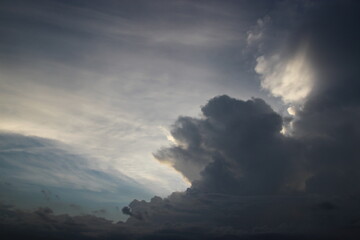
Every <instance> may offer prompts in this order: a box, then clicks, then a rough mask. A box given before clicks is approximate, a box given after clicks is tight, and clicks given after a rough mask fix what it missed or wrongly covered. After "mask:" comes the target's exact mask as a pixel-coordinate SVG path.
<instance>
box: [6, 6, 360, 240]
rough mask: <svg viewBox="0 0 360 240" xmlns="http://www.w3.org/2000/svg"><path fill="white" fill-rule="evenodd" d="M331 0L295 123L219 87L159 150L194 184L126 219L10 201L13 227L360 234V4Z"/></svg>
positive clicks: (170, 233)
mask: <svg viewBox="0 0 360 240" xmlns="http://www.w3.org/2000/svg"><path fill="white" fill-rule="evenodd" d="M333 3H334V2H333V1H331V4H330V8H329V9H330V10H328V9H326V11H325V10H324V11H323V12H322V11H320V12H321V14H319V15H317V18H315V20H314V19H311V20H309V21H310V22H311V23H312V24H309V23H307V25H306V26H307V28H308V29H307V31H306V33H307V34H310V35H311V36H312V38H309V39H310V40H309V41H310V43H309V44H310V50H311V54H310V55H311V58H312V61H313V62H314V63H313V64H314V66H315V67H316V69H315V70H317V73H318V79H317V82H316V86H315V87H314V90H313V92H312V93H311V94H310V95H309V96H308V98H307V99H306V102H305V104H304V106H303V108H302V109H300V110H299V111H298V113H297V114H296V116H295V117H294V119H293V120H292V122H293V125H292V129H291V134H290V135H283V134H282V133H281V129H282V126H283V124H284V119H283V117H282V116H281V115H279V114H278V113H276V112H275V111H274V110H273V109H272V108H271V107H270V106H269V105H268V104H266V102H265V101H263V100H261V99H257V98H254V99H251V100H248V101H242V100H237V99H234V98H231V97H229V96H225V95H223V96H218V97H215V98H213V99H211V100H210V101H209V102H208V103H207V104H206V105H205V106H203V107H202V109H201V110H202V117H201V118H191V117H180V118H179V119H178V120H177V121H176V122H175V124H174V125H173V128H172V132H171V133H172V136H173V138H174V139H175V142H176V145H174V146H171V147H169V148H163V149H160V150H159V151H158V152H156V153H155V154H154V155H155V157H156V158H157V159H158V160H159V161H162V162H167V163H170V164H171V165H173V167H174V168H175V169H177V170H178V171H180V172H181V173H182V174H183V175H184V176H185V177H187V178H188V179H189V180H190V181H191V182H192V186H191V187H190V188H189V189H187V190H186V191H185V192H178V193H173V194H171V195H170V196H169V197H167V198H164V199H162V198H160V197H154V198H152V199H151V201H150V202H146V201H139V200H134V201H132V202H131V203H130V204H129V206H127V207H124V208H123V213H124V214H127V215H129V218H128V220H127V221H126V223H123V222H119V223H117V224H114V223H111V222H110V221H107V220H104V219H102V218H98V217H94V216H90V215H88V216H75V217H71V216H68V215H55V214H53V213H52V211H51V210H50V209H47V208H43V209H39V210H37V211H34V212H25V211H20V210H17V209H16V208H13V207H12V206H8V205H2V206H1V209H0V227H1V229H3V230H2V233H3V234H4V236H5V239H25V238H30V239H35V238H36V239H144V240H151V239H169V240H171V239H177V240H178V239H214V240H215V239H268V240H270V239H277V240H279V239H280V240H281V239H354V240H355V239H359V238H360V185H359V181H360V172H359V167H360V148H359V142H360V101H359V100H360V94H359V92H360V85H359V84H358V81H359V74H358V68H356V66H357V65H358V59H360V54H359V52H360V51H359V48H358V43H359V33H360V31H358V28H359V27H358V26H359V25H356V23H358V22H360V21H358V20H359V15H358V14H357V15H356V14H355V13H356V11H355V10H356V9H357V10H358V9H359V5H358V4H353V5H351V6H350V5H342V6H341V8H339V7H338V4H333ZM348 3H350V1H349V2H348ZM349 6H350V7H349ZM335 9H336V11H335ZM333 16H336V18H334V17H333ZM319 19H320V20H319ZM324 19H326V20H329V21H330V22H331V23H333V24H335V23H336V24H335V26H334V28H330V27H328V24H329V23H328V22H326V21H324ZM324 42H325V43H326V44H322V43H324ZM290 45H291V44H290ZM344 63H346V64H344Z"/></svg>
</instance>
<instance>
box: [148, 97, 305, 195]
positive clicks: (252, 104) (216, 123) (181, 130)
mask: <svg viewBox="0 0 360 240" xmlns="http://www.w3.org/2000/svg"><path fill="white" fill-rule="evenodd" d="M202 112H203V115H204V118H203V119H194V118H185V117H182V118H179V119H178V121H177V122H176V124H175V125H174V128H173V130H172V135H173V137H174V139H175V141H176V142H178V143H179V144H178V146H174V147H172V148H170V149H164V150H161V151H160V152H159V153H156V154H155V156H156V157H157V158H158V159H160V160H161V161H170V163H172V164H173V165H174V167H175V168H176V169H177V170H179V171H180V172H182V173H183V174H184V176H186V177H189V176H192V175H194V170H197V171H199V172H198V173H197V174H200V175H201V179H200V180H198V181H195V182H193V188H195V189H197V188H200V189H201V190H203V191H209V192H218V193H230V194H269V193H278V192H281V191H285V190H286V189H287V188H291V187H294V186H291V185H292V182H293V181H294V180H295V179H292V178H294V173H293V171H294V169H293V165H294V163H293V162H295V161H300V160H301V151H300V148H301V146H298V144H297V143H296V142H295V141H293V140H292V139H290V138H288V137H286V136H284V135H282V134H281V133H280V131H281V128H282V119H281V116H280V115H278V114H277V113H275V112H274V111H273V110H272V109H271V108H270V106H269V105H267V104H266V103H265V102H264V101H263V100H261V99H252V100H249V101H241V100H236V99H232V98H230V97H228V96H220V97H216V98H214V99H212V100H210V101H209V103H208V104H207V105H205V106H204V107H203V108H202ZM199 166H202V169H201V168H199ZM190 180H193V179H191V178H190Z"/></svg>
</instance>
